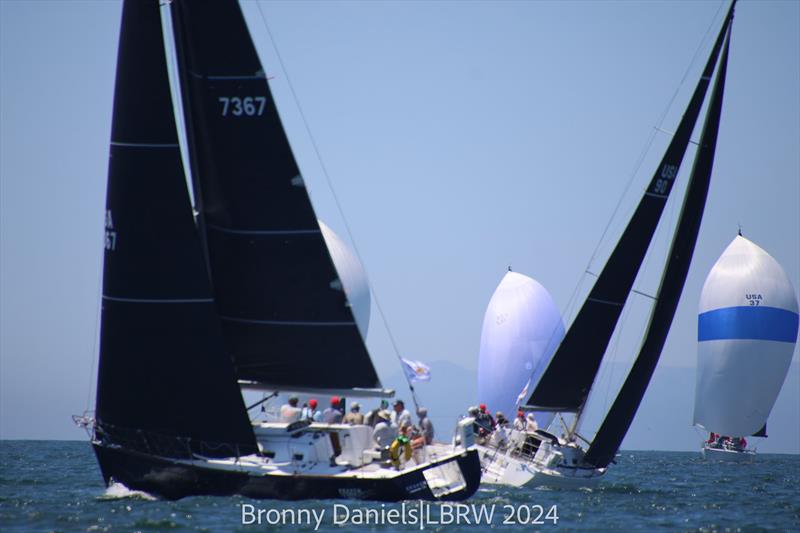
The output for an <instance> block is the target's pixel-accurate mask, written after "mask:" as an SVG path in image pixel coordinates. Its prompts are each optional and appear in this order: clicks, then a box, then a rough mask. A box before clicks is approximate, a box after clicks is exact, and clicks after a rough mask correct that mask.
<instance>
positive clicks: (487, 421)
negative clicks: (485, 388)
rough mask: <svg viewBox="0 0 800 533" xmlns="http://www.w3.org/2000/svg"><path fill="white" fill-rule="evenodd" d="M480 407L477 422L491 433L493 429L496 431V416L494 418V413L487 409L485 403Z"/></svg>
mask: <svg viewBox="0 0 800 533" xmlns="http://www.w3.org/2000/svg"><path fill="white" fill-rule="evenodd" d="M479 407H480V411H481V412H480V413H478V418H477V419H476V422H477V423H478V424H479V425H480V426H481V427H482V428H484V429H485V430H486V431H487V432H489V433H491V432H492V431H494V427H495V423H494V418H492V415H490V414H489V412H488V411H487V410H486V404H485V403H482V404H480V406H479Z"/></svg>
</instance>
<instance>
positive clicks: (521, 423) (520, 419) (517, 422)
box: [514, 411, 528, 431]
mask: <svg viewBox="0 0 800 533" xmlns="http://www.w3.org/2000/svg"><path fill="white" fill-rule="evenodd" d="M527 427H528V422H527V421H526V420H525V413H523V412H522V411H517V418H515V419H514V429H516V430H517V431H525V429H527Z"/></svg>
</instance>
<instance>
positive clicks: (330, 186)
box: [256, 1, 419, 408]
mask: <svg viewBox="0 0 800 533" xmlns="http://www.w3.org/2000/svg"><path fill="white" fill-rule="evenodd" d="M256 6H258V12H259V14H260V15H261V21H262V22H263V23H264V28H265V29H266V30H267V35H269V40H270V42H271V43H272V48H273V50H275V57H277V59H278V63H279V64H280V66H281V70H282V71H283V73H284V75H285V76H286V85H287V86H288V87H289V91H290V92H291V94H292V98H293V99H294V103H295V105H296V106H297V110H298V112H299V113H300V118H301V120H302V121H303V126H304V127H305V129H306V133H307V134H308V137H309V140H310V141H311V146H312V147H313V148H314V153H315V154H316V156H317V161H319V165H320V168H321V169H322V175H323V176H325V181H326V183H327V184H328V189H330V191H331V194H332V196H333V200H334V203H335V204H336V209H337V210H338V211H339V216H341V217H342V222H343V223H344V227H345V231H346V232H347V236H348V237H349V238H350V242H351V244H352V245H353V251H354V252H355V254H356V257H357V258H358V260H359V261H361V264H362V265H364V271H365V273H366V270H367V268H366V263H365V262H364V260H363V259H362V256H361V253H360V252H359V250H358V246H357V245H356V240H355V238H354V237H353V232H352V231H351V230H350V224H349V223H348V222H347V217H346V216H345V214H344V210H343V209H342V204H341V202H340V201H339V196H338V195H337V194H336V190H335V189H334V188H333V183H332V182H331V178H330V176H329V174H328V169H327V168H326V167H325V163H324V162H323V160H322V155H321V154H320V151H319V148H318V146H317V142H316V140H315V139H314V135H313V134H312V133H311V128H310V126H309V125H308V120H306V115H305V113H304V112H303V107H302V106H301V105H300V100H299V99H298V98H297V93H296V92H295V90H294V85H293V84H292V81H291V79H290V78H289V71H288V70H287V69H286V65H285V64H284V62H283V58H282V57H281V54H280V51H279V50H278V45H277V43H276V42H275V38H274V37H273V35H272V30H270V27H269V24H268V23H267V18H266V16H265V15H264V10H263V9H262V8H261V2H258V1H257V2H256ZM368 279H369V278H368ZM372 297H373V298H374V299H375V306H376V307H377V308H378V313H379V314H380V316H381V320H382V321H383V325H384V327H385V328H386V332H387V333H388V335H389V341H390V343H391V345H392V349H393V350H394V354H395V356H396V357H397V361H398V362H399V363H400V365H401V370H402V371H403V376H405V378H406V382H407V383H408V388H409V389H410V391H411V398H412V400H413V402H414V407H415V408H418V407H419V405H418V403H417V398H416V394H415V393H414V386H413V385H412V384H411V380H410V379H409V378H408V376H407V375H406V372H405V369H403V368H402V361H401V359H402V358H401V357H400V350H399V349H398V348H397V342H396V341H395V339H394V335H392V330H391V328H389V322H388V321H387V320H386V315H385V313H384V312H383V307H382V306H381V303H380V300H379V299H378V291H377V290H376V289H375V287H373V288H372ZM364 341H366V339H364Z"/></svg>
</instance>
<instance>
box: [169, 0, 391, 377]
mask: <svg viewBox="0 0 800 533" xmlns="http://www.w3.org/2000/svg"><path fill="white" fill-rule="evenodd" d="M172 17H173V25H174V30H175V32H174V33H175V44H176V50H177V55H178V64H179V65H178V70H179V77H180V80H181V91H182V95H183V100H184V111H185V114H186V125H187V137H188V141H189V152H190V160H191V164H192V179H193V182H194V189H195V198H196V201H197V205H196V209H197V210H198V211H199V213H200V214H199V220H200V227H201V230H202V233H203V236H204V238H205V244H206V253H207V260H208V263H209V265H210V274H211V280H212V285H213V290H214V297H215V301H216V305H217V312H218V314H219V316H220V318H221V320H222V325H223V333H224V337H225V341H226V347H227V351H228V353H229V354H230V355H231V357H232V358H233V361H234V363H235V366H236V372H237V375H238V377H239V379H241V380H243V381H248V382H251V383H253V384H257V385H258V386H260V387H262V388H272V389H275V390H287V389H292V390H308V389H320V390H331V389H346V390H352V389H359V388H360V389H372V390H374V389H377V388H380V386H381V385H380V382H379V380H378V376H377V373H376V372H375V369H374V367H373V364H372V361H371V360H370V357H369V354H368V352H367V349H366V346H365V345H364V341H363V339H362V337H361V335H360V333H359V330H358V328H357V326H356V323H355V319H354V317H353V313H352V311H351V309H350V307H349V304H348V301H347V297H346V295H345V292H344V290H343V287H342V283H341V281H340V280H339V276H338V274H337V272H336V269H335V267H334V265H333V261H332V260H331V256H330V253H329V251H328V248H327V247H326V245H325V241H324V239H323V236H322V233H321V231H320V227H319V224H318V222H317V218H316V215H315V214H314V210H313V208H312V206H311V202H310V200H309V196H308V193H307V191H306V188H305V184H304V181H303V177H302V175H301V173H300V170H299V169H298V166H297V163H296V161H295V158H294V155H293V154H292V150H291V148H290V146H289V142H288V140H287V138H286V135H285V133H284V130H283V127H282V124H281V120H280V117H279V115H278V111H277V109H276V106H275V101H274V99H273V97H272V94H271V91H270V89H269V86H268V84H267V81H266V75H265V72H264V69H263V67H262V65H261V61H260V60H259V58H258V55H257V54H256V50H255V48H254V46H253V43H252V41H251V39H250V34H249V31H248V29H247V25H246V23H245V21H244V18H243V16H242V13H241V10H240V8H239V5H238V4H237V2H235V1H234V0H224V1H208V0H197V1H191V2H188V1H186V2H184V1H174V2H173V3H172Z"/></svg>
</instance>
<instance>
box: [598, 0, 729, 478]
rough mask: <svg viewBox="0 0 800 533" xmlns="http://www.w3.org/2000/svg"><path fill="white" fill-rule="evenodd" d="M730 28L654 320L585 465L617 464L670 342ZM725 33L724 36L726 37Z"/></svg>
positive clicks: (713, 142)
mask: <svg viewBox="0 0 800 533" xmlns="http://www.w3.org/2000/svg"><path fill="white" fill-rule="evenodd" d="M731 15H732V13H731ZM730 22H731V18H730V17H729V18H728V19H727V22H726V24H725V27H727V30H728V31H727V37H726V39H725V45H724V47H723V49H722V57H721V59H720V65H719V70H718V71H717V77H716V81H715V82H714V90H713V91H712V93H711V101H710V102H709V104H708V111H707V113H706V119H705V122H704V124H703V131H702V133H701V134H700V142H699V146H698V148H697V154H696V155H695V160H694V165H693V166H692V172H691V175H690V176H689V184H688V188H687V191H686V196H685V198H684V201H683V208H682V209H681V214H680V217H679V218H678V225H677V229H676V230H675V237H674V238H673V240H672V245H671V246H670V250H669V255H668V256H667V257H668V259H667V266H666V269H665V271H664V275H663V276H662V278H661V284H660V286H659V288H658V292H657V293H656V303H655V305H654V306H653V310H652V312H651V314H650V322H649V324H648V326H647V331H646V333H645V336H644V340H643V341H642V347H641V348H640V350H639V354H638V355H637V356H636V361H635V362H634V364H633V367H632V368H631V371H630V372H629V373H628V377H627V378H626V379H625V382H624V383H623V384H622V388H621V389H620V391H619V393H618V394H617V398H616V400H614V403H613V404H612V406H611V409H609V411H608V413H607V414H606V418H605V420H603V423H602V425H601V426H600V429H599V430H598V431H597V435H595V438H594V440H593V441H592V444H591V446H589V449H588V450H587V452H586V456H585V457H584V460H585V461H586V462H587V463H589V464H592V465H594V466H595V467H598V468H602V467H605V466H608V464H609V463H610V462H611V461H612V460H613V459H614V455H615V454H616V453H617V450H619V447H620V445H621V444H622V440H623V439H624V438H625V434H626V433H627V432H628V428H629V427H630V426H631V424H632V423H633V417H634V416H635V415H636V411H637V410H638V409H639V404H640V403H641V401H642V397H643V396H644V393H645V391H646V390H647V386H648V384H649V383H650V378H652V376H653V372H654V371H655V368H656V365H657V364H658V360H659V358H660V357H661V350H662V349H663V348H664V343H665V342H666V341H667V334H668V333H669V328H670V326H671V325H672V319H673V317H674V316H675V310H676V309H677V308H678V302H679V301H680V298H681V292H683V285H684V283H685V281H686V276H687V274H688V273H689V266H690V265H691V262H692V255H693V254H694V247H695V244H696V243H697V235H698V233H699V232H700V223H701V221H702V220H703V210H704V209H705V205H706V197H707V196H708V187H709V185H710V183H711V171H712V169H713V166H714V153H715V151H716V148H717V134H718V133H719V121H720V116H721V114H722V98H723V94H724V92H725V75H726V71H727V65H728V47H729V45H730V38H731V33H730ZM725 27H724V28H723V33H725Z"/></svg>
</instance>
